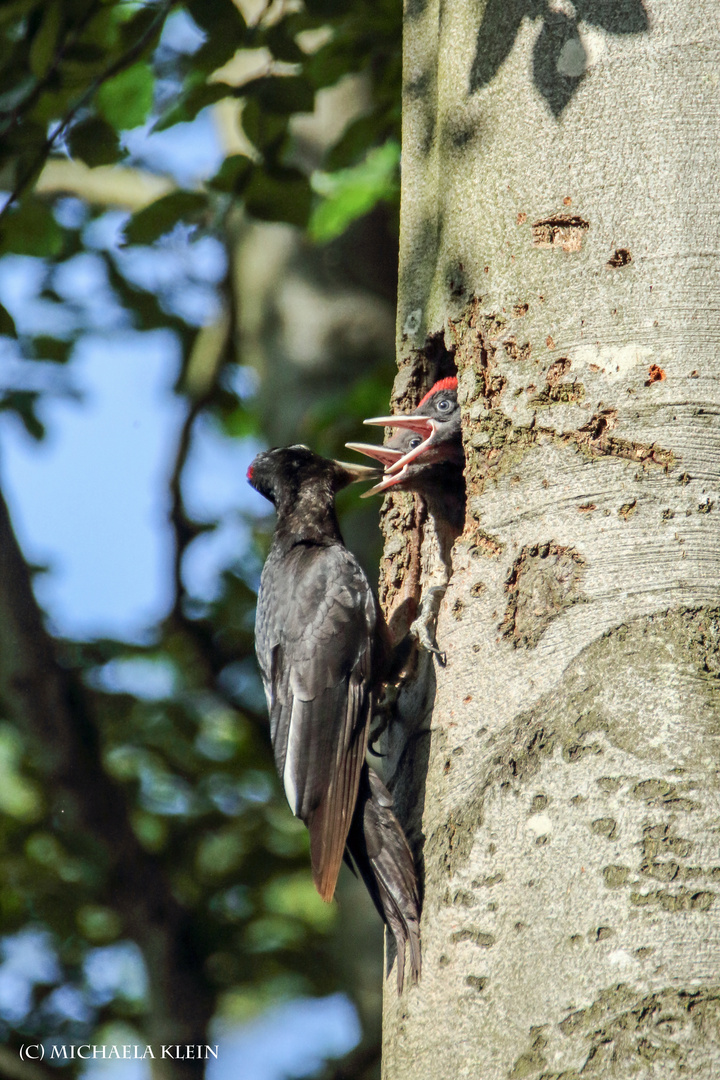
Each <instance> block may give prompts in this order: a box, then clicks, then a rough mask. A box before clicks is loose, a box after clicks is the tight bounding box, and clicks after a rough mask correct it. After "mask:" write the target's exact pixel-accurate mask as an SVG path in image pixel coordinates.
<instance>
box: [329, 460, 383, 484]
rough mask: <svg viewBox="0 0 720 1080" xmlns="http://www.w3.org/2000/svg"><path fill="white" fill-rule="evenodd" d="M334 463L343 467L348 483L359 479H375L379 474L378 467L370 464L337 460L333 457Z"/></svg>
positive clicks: (353, 482)
mask: <svg viewBox="0 0 720 1080" xmlns="http://www.w3.org/2000/svg"><path fill="white" fill-rule="evenodd" d="M333 460H334V461H335V464H336V465H339V466H340V468H341V469H344V470H345V472H346V473H348V475H349V476H350V479H349V481H348V483H350V484H355V483H357V482H358V481H360V480H377V478H378V476H380V469H378V468H373V467H372V465H356V464H354V463H352V464H351V463H350V462H349V461H337V460H336V459H333Z"/></svg>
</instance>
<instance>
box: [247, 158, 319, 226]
mask: <svg viewBox="0 0 720 1080" xmlns="http://www.w3.org/2000/svg"><path fill="white" fill-rule="evenodd" d="M311 204H312V192H311V190H310V183H309V181H308V179H307V177H306V176H304V175H303V174H302V173H301V172H300V171H299V170H298V169H289V168H280V167H278V168H274V169H273V170H272V172H269V171H268V170H266V169H264V168H261V167H257V168H256V169H255V171H254V172H253V175H252V177H251V178H250V181H249V183H248V185H247V187H246V188H245V209H246V210H247V211H248V213H249V214H252V215H253V217H256V218H258V219H259V220H260V221H286V222H288V224H290V225H300V226H304V225H306V224H307V220H308V216H309V214H310V207H311Z"/></svg>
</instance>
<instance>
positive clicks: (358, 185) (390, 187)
mask: <svg viewBox="0 0 720 1080" xmlns="http://www.w3.org/2000/svg"><path fill="white" fill-rule="evenodd" d="M399 164H400V147H399V145H398V143H397V142H395V140H394V139H388V141H387V142H386V143H385V145H384V146H381V147H378V148H377V149H376V150H371V151H370V153H369V154H368V155H367V157H366V158H365V160H364V161H363V162H361V163H360V164H359V165H356V166H355V167H354V168H352V169H341V170H340V171H339V172H335V173H321V172H316V173H314V174H313V178H312V186H313V189H314V190H315V191H316V192H317V193H318V194H319V195H322V196H323V200H322V202H320V203H318V205H317V206H316V207H315V210H314V211H313V214H312V218H311V219H310V226H309V232H310V235H311V237H312V238H313V240H316V241H318V242H319V243H327V241H328V240H333V239H335V237H336V236H340V235H341V233H343V232H345V230H346V229H347V227H348V225H350V224H351V223H352V222H353V221H356V220H357V219H358V218H360V217H363V216H364V215H365V214H367V213H369V212H370V210H372V209H373V207H374V206H376V205H377V203H379V202H381V201H382V200H391V199H394V198H395V196H396V194H397V189H398V166H399Z"/></svg>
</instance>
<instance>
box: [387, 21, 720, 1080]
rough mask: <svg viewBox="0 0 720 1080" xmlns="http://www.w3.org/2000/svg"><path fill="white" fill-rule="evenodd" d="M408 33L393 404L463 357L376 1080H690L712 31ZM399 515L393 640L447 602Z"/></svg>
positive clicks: (715, 430) (423, 28) (706, 495)
mask: <svg viewBox="0 0 720 1080" xmlns="http://www.w3.org/2000/svg"><path fill="white" fill-rule="evenodd" d="M576 16H577V21H576ZM405 34H406V37H405V72H404V130H403V180H402V213H401V265H400V301H399V305H400V306H399V320H398V324H399V358H400V367H401V371H400V375H399V378H398V383H397V384H396V398H397V399H398V400H401V401H403V400H404V401H405V402H406V403H408V404H412V403H413V401H414V400H416V398H417V393H418V392H419V389H420V384H421V382H422V381H423V379H424V380H425V381H426V382H427V379H428V378H432V375H433V364H434V363H435V362H436V358H437V356H438V354H439V352H440V353H442V346H443V345H444V347H445V349H446V350H449V352H451V353H452V354H454V359H455V362H456V364H457V368H458V374H459V380H460V381H459V385H460V399H461V402H462V403H463V404H464V439H465V447H466V457H467V471H466V475H467V480H468V508H467V509H468V514H467V523H466V527H465V531H464V533H463V534H462V536H461V537H460V538H459V539H458V540H457V542H456V543H455V545H454V548H453V551H452V567H453V577H452V580H451V583H450V586H449V589H448V591H447V594H446V597H445V600H444V602H443V605H442V608H441V612H440V619H439V626H438V640H439V644H440V646H441V648H442V649H444V650H446V652H447V656H448V663H447V666H446V667H445V668H440V667H438V666H436V665H435V666H434V669H433V667H432V666H431V665H429V664H428V661H427V659H424V660H423V661H422V663H421V665H420V669H419V673H416V677H415V679H414V680H412V679H411V680H410V682H409V684H408V686H407V687H406V689H405V691H404V692H403V694H401V704H402V708H403V713H404V715H405V717H406V719H407V721H408V724H409V725H413V724H414V725H415V729H414V731H413V732H411V733H410V737H409V742H406V740H407V736H408V729H407V728H406V729H405V731H404V732H403V733H401V734H398V732H397V729H396V730H395V731H394V733H393V734H392V735H391V739H390V742H391V752H390V769H391V771H394V773H395V777H394V780H395V791H396V798H397V802H398V804H399V806H400V807H401V809H402V808H403V807H404V811H405V815H406V818H407V820H408V827H409V832H410V835H411V838H412V839H413V841H414V843H415V844H416V846H417V847H418V849H419V850H420V849H421V850H422V858H423V864H424V888H425V897H424V911H423V920H422V931H423V944H424V954H423V976H422V980H421V983H420V985H419V986H418V987H417V988H410V989H409V990H406V992H405V994H404V995H403V997H402V998H401V999H400V1000H398V999H397V998H396V996H395V993H394V988H393V984H392V981H388V983H387V990H386V1002H385V1017H384V1022H385V1045H384V1076H385V1077H387V1078H388V1080H404V1078H406V1077H412V1080H425V1078H430V1077H432V1078H433V1080H445V1078H452V1080H458V1078H461V1077H473V1078H475V1077H477V1078H482V1080H495V1078H498V1080H499V1078H505V1077H510V1078H520V1077H525V1078H529V1080H539V1078H543V1080H549V1078H551V1077H553V1078H559V1077H562V1078H564V1080H571V1078H574V1077H593V1078H595V1077H630V1076H632V1077H651V1076H652V1077H663V1078H664V1077H667V1076H670V1075H672V1076H675V1075H678V1076H688V1077H690V1076H692V1077H693V1080H705V1078H707V1080H709V1078H710V1077H717V1076H720V972H719V970H718V969H719V966H720V896H718V892H719V886H720V797H719V796H720V789H719V784H718V776H719V772H718V770H719V767H720V501H718V483H719V480H720V475H719V471H720V470H719V465H720V423H719V418H720V361H719V360H718V355H717V354H718V344H719V343H718V337H719V334H718V324H717V313H718V306H719V302H718V297H719V296H720V243H719V242H718V231H719V229H720V219H719V217H718V175H720V151H719V150H718V147H719V146H720V8H718V5H717V3H716V0H699V2H698V3H695V4H692V5H689V4H679V3H677V0H644V3H640V0H624V2H623V0H617V2H616V3H612V2H610V0H606V2H604V3H602V2H600V0H596V2H594V0H584V2H583V3H580V2H578V3H577V4H576V5H575V7H574V8H573V6H572V5H571V4H569V3H566V2H565V0H563V2H562V3H557V4H553V5H548V6H547V7H545V5H543V4H539V3H532V2H530V0H528V3H527V4H523V3H520V2H519V0H517V2H515V3H513V2H508V3H505V4H498V3H494V2H493V0H490V2H489V3H487V4H485V3H482V2H480V3H477V2H470V0H446V2H444V3H439V2H438V0H429V2H427V3H423V0H406V14H405ZM403 395H404V397H403ZM420 515H421V510H420V509H419V508H418V507H413V505H412V498H411V497H409V496H404V497H400V498H396V500H395V501H394V503H393V504H390V505H389V508H388V509H387V510H386V514H385V528H386V533H387V534H388V536H389V544H388V545H387V546H386V555H385V560H384V563H383V580H384V594H385V599H386V602H387V604H388V606H389V608H390V609H391V610H392V609H397V608H398V606H399V605H401V604H402V603H403V600H404V599H405V598H406V596H405V594H406V593H407V592H408V588H409V587H408V586H407V585H406V584H404V577H405V579H406V578H407V573H408V570H409V567H410V564H411V563H412V562H413V560H414V561H415V564H416V565H422V572H423V575H424V576H425V577H426V578H427V577H428V576H431V575H432V574H436V575H437V574H438V573H439V569H438V562H439V560H438V555H437V544H436V542H435V540H434V538H433V537H432V536H430V532H431V531H432V530H430V529H429V528H428V527H427V526H426V527H425V529H424V535H423V529H422V527H421V525H420V526H419V520H420ZM418 530H419V531H418ZM399 534H403V537H404V543H403V544H400V543H399V542H398V536H399ZM419 535H421V536H422V539H421V544H420V547H419V549H418V546H417V545H418V539H417V538H418V536H419ZM413 543H415V548H413ZM413 552H414V553H413ZM435 681H436V684H437V685H436V688H435ZM423 728H424V731H423ZM425 762H427V769H426V775H425V768H424V765H425Z"/></svg>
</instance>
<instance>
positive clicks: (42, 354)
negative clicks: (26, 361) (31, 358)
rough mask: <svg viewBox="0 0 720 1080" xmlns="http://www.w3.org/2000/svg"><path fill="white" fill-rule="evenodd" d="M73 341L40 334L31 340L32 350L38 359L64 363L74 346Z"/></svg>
mask: <svg viewBox="0 0 720 1080" xmlns="http://www.w3.org/2000/svg"><path fill="white" fill-rule="evenodd" d="M74 344H75V343H74V342H73V341H63V340H62V339H61V338H54V337H48V336H47V335H45V334H42V335H41V336H40V337H36V338H35V339H34V341H33V352H34V354H35V356H36V357H37V359H38V360H52V361H53V363H55V364H65V363H66V362H67V360H68V358H69V356H70V352H71V351H72V349H73V348H74Z"/></svg>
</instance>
